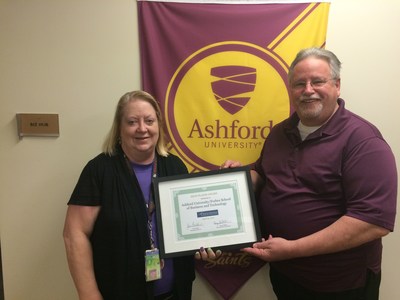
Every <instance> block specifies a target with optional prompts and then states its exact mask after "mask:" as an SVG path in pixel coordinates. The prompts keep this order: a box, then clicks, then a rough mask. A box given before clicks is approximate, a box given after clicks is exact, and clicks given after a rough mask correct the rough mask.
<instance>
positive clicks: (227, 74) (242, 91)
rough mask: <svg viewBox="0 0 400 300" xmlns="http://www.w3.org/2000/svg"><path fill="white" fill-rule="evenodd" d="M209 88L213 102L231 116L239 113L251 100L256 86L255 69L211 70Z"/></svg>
mask: <svg viewBox="0 0 400 300" xmlns="http://www.w3.org/2000/svg"><path fill="white" fill-rule="evenodd" d="M211 77H212V78H213V79H215V80H214V81H212V82H211V88H212V90H213V93H214V97H215V100H217V102H218V103H219V105H221V107H222V108H223V109H224V110H225V111H227V112H228V113H230V114H231V115H233V114H235V113H237V112H238V111H240V110H241V109H242V108H243V107H244V106H245V105H246V104H247V103H248V102H249V101H250V98H251V94H252V92H253V91H254V88H255V85H256V79H257V74H256V69H255V68H251V67H247V66H220V67H214V68H212V69H211Z"/></svg>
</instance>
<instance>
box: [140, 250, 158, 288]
mask: <svg viewBox="0 0 400 300" xmlns="http://www.w3.org/2000/svg"><path fill="white" fill-rule="evenodd" d="M144 260H145V275H146V281H153V280H157V279H160V278H161V265H160V254H159V251H158V249H157V248H155V249H151V250H146V253H145V256H144Z"/></svg>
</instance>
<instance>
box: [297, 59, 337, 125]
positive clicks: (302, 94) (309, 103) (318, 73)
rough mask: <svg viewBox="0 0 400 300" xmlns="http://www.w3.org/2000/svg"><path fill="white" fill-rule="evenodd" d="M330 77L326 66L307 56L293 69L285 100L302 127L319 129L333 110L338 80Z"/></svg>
mask: <svg viewBox="0 0 400 300" xmlns="http://www.w3.org/2000/svg"><path fill="white" fill-rule="evenodd" d="M331 76H332V75H331V70H330V67H329V64H328V63H327V62H326V61H325V60H323V59H319V58H316V57H308V58H306V59H304V60H302V61H300V62H299V63H298V64H297V65H296V66H295V67H294V69H293V76H292V80H291V83H290V87H289V97H290V101H291V103H292V105H293V107H294V108H295V110H296V112H297V114H298V116H299V118H300V120H301V122H302V123H303V124H304V125H306V126H320V125H322V124H324V123H325V122H326V121H327V120H328V119H329V118H330V117H331V116H332V114H333V113H334V112H335V111H336V109H337V107H338V104H337V98H338V97H339V95H340V79H332V77H331Z"/></svg>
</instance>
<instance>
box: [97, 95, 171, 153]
mask: <svg viewBox="0 0 400 300" xmlns="http://www.w3.org/2000/svg"><path fill="white" fill-rule="evenodd" d="M135 100H142V101H146V102H148V103H150V104H151V106H153V108H154V110H155V112H156V116H157V121H158V129H159V137H158V141H157V145H156V151H157V153H158V154H159V155H161V156H168V150H167V146H166V144H165V142H166V141H165V136H164V130H163V127H164V126H163V119H162V114H161V109H160V106H159V104H158V102H157V101H156V99H154V97H153V96H152V95H150V94H149V93H147V92H144V91H133V92H128V93H126V94H125V95H123V96H122V97H121V99H119V101H118V104H117V108H116V110H115V115H114V120H113V123H112V126H111V129H110V131H109V132H108V134H107V136H106V138H105V140H104V143H103V148H102V149H103V152H104V153H106V154H109V155H114V154H115V153H116V149H117V145H118V144H119V142H120V133H121V121H122V117H123V114H124V109H125V107H126V105H127V104H128V103H129V102H130V101H135Z"/></svg>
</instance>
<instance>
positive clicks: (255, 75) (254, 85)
mask: <svg viewBox="0 0 400 300" xmlns="http://www.w3.org/2000/svg"><path fill="white" fill-rule="evenodd" d="M286 74H287V66H286V65H285V64H284V63H282V60H281V59H280V58H279V57H278V56H277V55H276V54H274V53H273V52H271V51H268V50H266V49H263V48H261V47H259V46H256V45H253V44H248V43H242V42H223V43H218V44H213V45H209V46H207V47H205V48H203V49H200V50H199V51H197V52H195V53H193V54H192V55H191V56H190V57H188V58H187V59H186V60H185V61H184V62H183V63H182V64H181V65H180V66H179V68H178V69H177V70H176V72H175V74H174V76H173V77H172V79H171V81H170V83H169V86H168V90H167V94H166V99H165V119H166V124H167V130H168V135H169V138H170V141H171V143H172V147H173V149H174V150H175V151H176V152H177V153H178V155H179V156H180V157H181V158H183V159H184V160H185V161H186V163H187V164H188V165H190V166H192V167H193V169H192V171H198V170H212V169H216V168H218V167H219V166H220V165H221V163H222V162H224V161H225V160H226V159H234V160H239V161H241V162H242V164H244V165H247V164H251V163H253V162H254V161H255V160H256V159H257V157H258V156H259V154H260V151H261V149H262V145H263V142H264V140H265V138H266V137H267V136H268V134H269V132H270V130H271V128H272V127H273V126H274V125H275V124H277V123H278V122H280V121H282V120H283V119H285V118H287V117H288V116H289V113H290V108H289V100H288V94H287V80H286V76H287V75H286Z"/></svg>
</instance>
